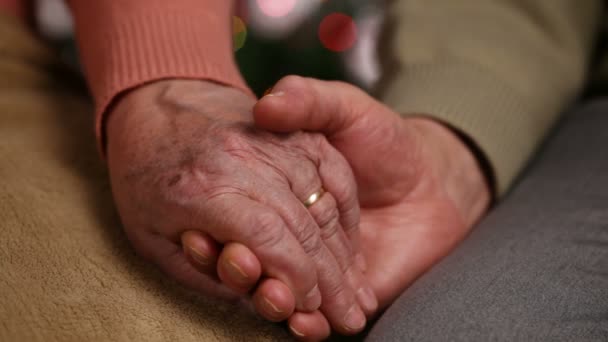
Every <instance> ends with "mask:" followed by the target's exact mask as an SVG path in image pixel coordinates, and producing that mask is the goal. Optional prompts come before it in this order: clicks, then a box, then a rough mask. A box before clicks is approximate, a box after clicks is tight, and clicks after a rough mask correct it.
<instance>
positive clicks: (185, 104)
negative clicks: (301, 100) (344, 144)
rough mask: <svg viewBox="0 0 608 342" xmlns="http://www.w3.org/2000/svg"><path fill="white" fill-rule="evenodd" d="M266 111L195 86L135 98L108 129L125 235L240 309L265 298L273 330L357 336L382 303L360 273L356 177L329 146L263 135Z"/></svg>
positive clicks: (213, 87) (316, 139)
mask: <svg viewBox="0 0 608 342" xmlns="http://www.w3.org/2000/svg"><path fill="white" fill-rule="evenodd" d="M254 103H255V100H254V99H251V98H250V97H248V96H247V95H245V94H243V93H241V92H239V91H237V90H234V89H232V88H229V87H223V86H220V85H217V84H213V83H210V82H202V81H186V80H168V81H159V82H155V83H152V84H150V85H146V86H143V87H140V88H137V89H136V90H133V91H131V92H129V93H127V94H126V95H125V96H123V97H122V98H121V99H120V100H119V101H118V102H117V103H116V105H115V106H114V107H113V109H112V112H111V114H110V115H109V118H108V121H107V124H106V127H107V157H108V165H109V170H110V177H111V183H112V190H113V194H114V198H115V202H116V206H117V208H118V211H119V214H120V216H121V219H122V222H123V224H124V227H125V231H126V233H127V235H128V237H129V239H130V240H131V242H132V244H133V246H134V247H135V249H136V250H137V251H138V252H139V253H140V254H141V255H142V256H144V257H145V258H147V259H149V260H151V261H153V262H154V263H156V264H157V265H158V266H160V268H161V269H162V270H164V271H165V272H166V273H167V274H169V275H170V276H172V277H174V278H175V279H176V280H178V281H180V282H181V283H183V284H185V285H187V286H189V287H191V288H193V289H195V290H198V291H200V292H201V293H204V294H207V295H214V296H219V297H221V298H227V299H233V300H234V299H238V298H243V297H242V296H243V295H244V294H246V293H247V292H249V291H250V290H253V291H254V293H253V299H254V304H255V306H256V308H257V310H258V311H259V312H260V314H262V315H263V316H264V317H266V318H268V319H270V320H273V321H280V320H283V319H286V318H287V317H289V316H291V315H292V313H294V311H295V312H302V313H305V312H316V313H315V315H318V312H322V314H323V317H324V318H327V320H328V321H329V323H331V325H332V326H333V327H334V328H335V329H336V330H338V331H340V332H342V333H351V334H352V333H356V332H358V331H360V330H361V329H362V328H363V326H364V324H365V316H364V314H367V315H370V314H372V313H373V312H374V311H375V309H376V307H377V302H376V299H375V297H374V295H373V292H372V291H371V289H369V285H367V281H366V280H365V278H364V277H363V274H362V272H361V267H360V266H359V264H358V263H357V262H356V260H357V259H362V257H359V258H357V253H358V252H359V250H358V244H359V242H358V236H359V231H358V227H359V206H358V199H357V193H356V184H355V181H354V177H353V174H352V171H351V169H350V167H349V166H348V163H347V162H346V161H345V160H344V158H343V157H342V155H341V154H339V153H338V152H337V151H336V150H335V149H334V148H333V147H332V146H331V145H330V144H329V143H328V142H327V140H326V138H325V137H324V136H323V135H321V134H313V133H302V132H294V133H289V134H273V133H268V132H265V131H263V130H260V129H257V128H255V127H254V126H253V118H252V113H251V108H252V106H253V104H254ZM321 187H323V188H325V189H326V190H327V194H326V195H324V196H323V197H322V200H320V201H319V202H318V203H316V204H315V205H314V206H313V207H311V208H310V210H307V209H306V208H305V207H304V205H303V204H302V201H303V200H305V199H306V198H307V196H309V195H310V194H312V193H313V192H315V191H317V190H318V189H319V188H321ZM259 279H261V281H259V282H258V280H259ZM361 289H367V292H366V293H368V294H369V295H368V297H362V296H361V295H360V294H361V293H363V292H365V291H362V290H361ZM362 298H363V300H362ZM316 310H320V311H316ZM347 313H350V314H351V318H352V316H353V315H354V316H355V321H356V322H355V323H356V324H355V325H356V326H349V325H348V322H346V323H345V321H344V320H345V316H346V315H347ZM353 313H354V314H353ZM357 319H358V321H357ZM351 321H352V320H351ZM324 324H328V323H327V322H326V321H324Z"/></svg>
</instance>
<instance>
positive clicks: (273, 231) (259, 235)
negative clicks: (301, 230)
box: [250, 213, 285, 247]
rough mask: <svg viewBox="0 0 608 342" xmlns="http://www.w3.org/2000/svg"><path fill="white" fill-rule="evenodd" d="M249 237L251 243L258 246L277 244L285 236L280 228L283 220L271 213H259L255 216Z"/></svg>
mask: <svg viewBox="0 0 608 342" xmlns="http://www.w3.org/2000/svg"><path fill="white" fill-rule="evenodd" d="M252 223H253V227H252V228H251V230H250V234H251V235H250V238H251V241H252V243H253V244H255V245H257V246H259V247H272V246H276V245H278V244H279V243H280V242H281V241H282V240H283V239H284V237H285V230H284V229H282V227H283V222H282V221H281V219H280V218H279V217H278V216H277V215H275V214H272V213H261V214H258V215H256V216H255V218H254V220H253V222H252Z"/></svg>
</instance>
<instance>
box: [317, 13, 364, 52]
mask: <svg viewBox="0 0 608 342" xmlns="http://www.w3.org/2000/svg"><path fill="white" fill-rule="evenodd" d="M319 40H321V43H322V44H323V46H325V48H327V49H329V50H331V51H335V52H342V51H346V50H348V49H350V48H352V47H353V45H355V42H356V41H357V25H356V24H355V21H354V20H353V18H351V17H350V16H348V15H346V14H343V13H332V14H330V15H328V16H326V17H325V18H323V20H322V21H321V25H320V26H319Z"/></svg>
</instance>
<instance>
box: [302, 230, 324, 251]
mask: <svg viewBox="0 0 608 342" xmlns="http://www.w3.org/2000/svg"><path fill="white" fill-rule="evenodd" d="M296 238H297V239H298V241H299V242H300V245H301V246H302V249H304V252H306V254H308V255H317V254H319V253H320V252H321V249H322V248H323V243H322V242H321V238H320V236H319V233H318V232H317V230H316V229H314V228H312V227H309V228H305V229H302V230H301V231H300V232H299V233H297V234H296Z"/></svg>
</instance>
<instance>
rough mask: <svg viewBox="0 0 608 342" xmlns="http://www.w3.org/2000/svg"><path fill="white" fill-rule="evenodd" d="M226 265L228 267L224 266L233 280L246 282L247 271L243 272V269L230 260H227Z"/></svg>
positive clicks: (247, 277)
mask: <svg viewBox="0 0 608 342" xmlns="http://www.w3.org/2000/svg"><path fill="white" fill-rule="evenodd" d="M227 266H228V267H226V268H227V270H228V272H229V273H230V275H231V277H232V279H233V280H236V281H238V282H247V280H248V279H249V276H248V275H247V273H245V271H243V269H242V268H241V267H240V266H239V265H237V264H236V263H235V262H233V261H232V260H228V261H227Z"/></svg>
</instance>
